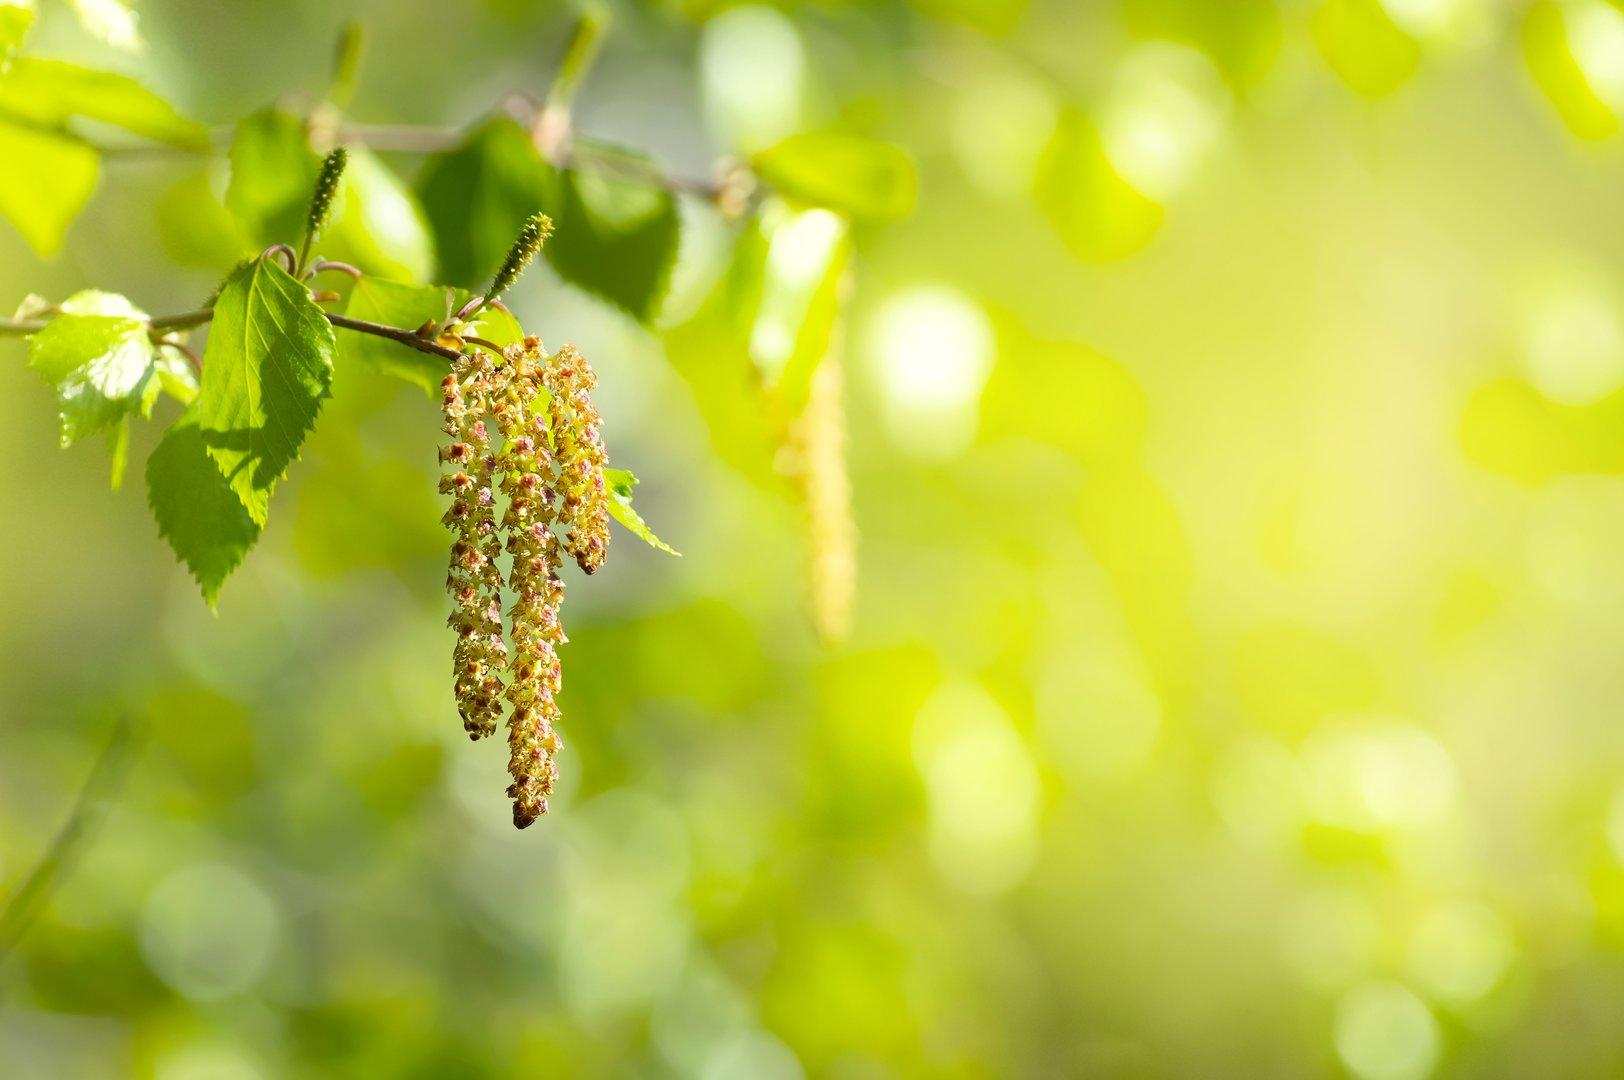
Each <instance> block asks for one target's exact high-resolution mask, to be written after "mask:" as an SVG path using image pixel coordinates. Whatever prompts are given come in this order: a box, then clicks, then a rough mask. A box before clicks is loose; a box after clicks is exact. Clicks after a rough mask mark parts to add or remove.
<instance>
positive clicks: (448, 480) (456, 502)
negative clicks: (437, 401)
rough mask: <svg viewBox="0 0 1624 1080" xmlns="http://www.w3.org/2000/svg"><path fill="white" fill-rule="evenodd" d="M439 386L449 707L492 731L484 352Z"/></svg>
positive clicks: (473, 733)
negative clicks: (451, 636) (450, 603)
mask: <svg viewBox="0 0 1624 1080" xmlns="http://www.w3.org/2000/svg"><path fill="white" fill-rule="evenodd" d="M440 387H441V390H442V391H444V399H443V402H442V404H443V408H444V415H445V433H446V434H447V435H449V436H450V438H451V442H450V445H448V446H446V447H444V448H443V449H441V451H440V462H441V464H442V465H444V466H446V468H447V471H446V473H445V474H444V475H442V476H441V478H440V491H441V492H442V493H444V494H448V495H450V496H451V507H450V509H448V510H447V511H446V514H445V517H444V518H443V519H442V520H443V521H444V522H445V525H446V527H447V528H449V529H450V530H451V531H452V534H453V540H452V543H451V566H450V569H449V571H448V573H447V575H446V588H447V589H448V590H449V591H450V593H451V596H452V599H453V600H454V601H455V602H456V610H454V611H453V612H452V613H451V617H450V619H449V620H448V621H449V623H450V625H451V627H452V629H454V630H456V632H457V645H456V648H455V649H454V650H453V653H452V664H453V687H454V692H455V694H456V698H457V710H458V712H459V713H461V714H462V724H463V728H464V730H466V731H467V732H468V736H469V738H472V739H480V738H484V737H485V736H487V735H490V734H492V733H493V732H495V731H496V725H497V723H498V721H499V720H500V719H501V716H502V700H501V699H502V680H501V676H500V674H499V673H500V672H501V670H502V668H503V667H504V666H505V665H506V663H507V646H506V645H505V644H504V643H503V641H502V601H501V589H502V576H501V571H500V570H499V569H498V568H497V565H496V559H497V557H498V556H499V555H500V554H501V552H502V542H501V538H500V537H499V536H498V535H497V529H496V515H495V503H496V500H495V495H494V493H493V492H492V490H491V485H492V479H493V477H494V475H495V470H496V459H495V455H494V453H493V451H492V447H491V437H490V431H489V429H488V427H487V424H486V416H487V415H488V413H489V411H490V407H491V398H492V395H493V392H494V391H495V371H494V369H493V367H492V365H491V362H490V360H489V358H487V357H486V356H484V355H483V354H481V353H477V352H475V353H470V354H467V355H464V356H462V357H461V358H460V359H459V360H457V361H456V363H455V365H454V366H453V369H452V372H451V374H450V375H447V376H446V378H445V380H444V381H443V382H442V383H441V384H440Z"/></svg>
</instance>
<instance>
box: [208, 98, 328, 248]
mask: <svg viewBox="0 0 1624 1080" xmlns="http://www.w3.org/2000/svg"><path fill="white" fill-rule="evenodd" d="M230 157H231V183H230V185H229V186H228V187H227V188H226V209H228V210H230V211H231V212H232V214H234V215H235V216H236V218H237V220H238V221H239V222H241V224H242V226H243V229H244V231H245V232H246V233H247V235H248V239H249V241H250V242H251V243H252V244H254V245H257V246H259V247H264V246H266V245H269V244H287V243H293V242H294V241H296V240H297V239H298V238H299V232H300V230H301V229H302V228H303V227H304V218H305V210H306V208H307V204H308V203H309V200H310V189H311V186H312V185H313V184H315V182H316V174H317V173H318V172H320V170H321V159H320V158H319V157H317V156H316V152H315V151H314V150H312V149H310V139H309V136H308V135H307V134H306V132H305V126H304V123H303V121H301V120H300V119H299V118H298V117H297V116H294V115H293V114H291V113H285V112H279V111H277V110H276V109H264V110H261V111H260V112H257V113H254V114H252V115H250V116H248V117H245V118H244V119H243V120H242V122H241V123H239V124H238V125H237V134H236V138H235V139H233V140H232V143H231V154H230Z"/></svg>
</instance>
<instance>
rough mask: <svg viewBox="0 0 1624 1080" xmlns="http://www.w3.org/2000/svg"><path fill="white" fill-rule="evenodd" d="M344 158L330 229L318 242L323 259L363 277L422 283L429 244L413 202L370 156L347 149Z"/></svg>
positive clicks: (429, 267) (429, 265)
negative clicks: (353, 267)
mask: <svg viewBox="0 0 1624 1080" xmlns="http://www.w3.org/2000/svg"><path fill="white" fill-rule="evenodd" d="M349 155H350V156H349V165H348V166H347V167H346V168H345V170H344V178H343V181H342V182H341V183H340V186H339V196H338V206H337V210H336V212H335V213H334V216H333V223H332V225H331V226H330V227H329V228H328V229H327V232H326V234H325V235H324V236H323V237H322V244H321V247H322V248H323V254H329V255H331V256H333V257H336V258H341V259H344V260H345V261H347V262H351V263H354V264H355V265H356V266H358V267H360V268H361V269H362V270H365V271H366V272H367V273H368V274H382V275H384V276H385V277H393V278H403V279H406V280H408V281H424V280H427V279H428V277H429V275H430V274H431V273H432V272H433V270H434V241H433V240H432V239H431V238H430V236H429V227H428V222H427V221H425V220H424V217H423V210H422V208H421V207H419V206H418V204H417V197H416V196H415V195H413V194H412V192H411V189H409V188H408V187H407V186H406V185H405V184H403V183H402V182H401V181H400V178H399V177H397V176H396V175H395V174H394V172H393V171H392V170H391V169H390V168H389V167H388V166H387V165H385V164H384V163H383V162H382V161H380V160H379V159H378V156H377V155H376V154H374V153H372V152H371V151H369V150H365V149H362V148H360V147H351V148H350V152H349ZM308 197H309V196H308V193H307V195H306V198H308ZM329 248H330V249H331V250H330V251H329V250H327V249H329Z"/></svg>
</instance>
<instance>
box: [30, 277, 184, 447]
mask: <svg viewBox="0 0 1624 1080" xmlns="http://www.w3.org/2000/svg"><path fill="white" fill-rule="evenodd" d="M62 311H63V314H61V315H58V316H57V317H56V318H54V319H52V320H51V321H50V322H49V323H47V324H46V326H45V329H43V330H41V331H40V332H39V333H37V334H34V335H32V336H31V337H30V338H29V339H28V364H29V366H30V367H32V368H33V369H34V370H35V371H37V372H39V373H40V375H41V376H42V377H43V378H44V379H45V380H46V381H47V382H48V383H50V384H51V385H52V386H53V387H55V388H56V399H57V411H58V414H59V416H60V417H61V423H62V432H61V439H62V445H63V446H69V445H72V444H73V443H74V442H76V441H77V440H78V439H80V438H82V437H84V436H85V435H89V434H91V433H93V432H97V431H105V430H108V429H109V428H112V427H113V426H114V425H115V424H118V423H119V422H120V421H122V420H123V419H124V418H125V417H127V416H128V415H129V414H130V413H132V412H136V411H139V410H140V408H141V403H142V400H143V397H144V391H145V388H146V386H147V384H148V382H149V380H150V379H152V377H153V366H152V365H153V346H152V339H151V337H150V336H149V335H148V332H147V331H148V325H147V319H146V315H145V313H144V312H142V311H140V310H139V309H138V308H136V307H134V306H133V305H132V304H130V302H129V301H128V300H125V299H124V298H123V297H122V296H117V295H115V294H112V293H101V292H95V291H87V292H83V293H78V294H76V295H75V296H72V297H70V298H69V299H67V300H65V301H63V303H62Z"/></svg>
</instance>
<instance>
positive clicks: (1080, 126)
mask: <svg viewBox="0 0 1624 1080" xmlns="http://www.w3.org/2000/svg"><path fill="white" fill-rule="evenodd" d="M1034 194H1035V195H1036V197H1037V202H1038V205H1039V206H1040V207H1042V209H1043V212H1044V213H1045V214H1047V215H1048V218H1049V222H1050V223H1051V224H1052V225H1053V226H1054V227H1055V229H1056V231H1058V232H1059V233H1060V239H1061V240H1063V241H1064V242H1065V244H1066V246H1067V247H1068V248H1070V249H1071V251H1072V253H1073V254H1075V255H1076V256H1078V257H1079V258H1082V259H1088V260H1090V261H1099V262H1105V261H1110V260H1113V259H1122V258H1126V257H1127V256H1129V255H1132V254H1133V253H1134V252H1136V251H1139V250H1140V249H1142V248H1143V247H1144V246H1145V245H1146V244H1148V243H1150V241H1151V238H1152V237H1154V236H1155V235H1156V233H1157V231H1158V230H1160V229H1161V227H1162V217H1163V211H1162V207H1161V205H1160V204H1159V203H1157V202H1154V201H1153V200H1151V199H1149V198H1147V197H1146V196H1144V195H1142V194H1140V192H1139V191H1138V190H1136V189H1135V188H1134V187H1133V186H1132V185H1131V184H1129V183H1128V182H1127V181H1126V180H1124V179H1123V178H1122V174H1121V173H1119V172H1118V171H1117V169H1116V166H1114V165H1113V164H1111V159H1110V158H1109V157H1107V156H1106V153H1105V147H1104V146H1103V145H1102V144H1101V142H1100V136H1099V132H1098V131H1097V130H1096V129H1095V127H1094V125H1093V124H1091V123H1090V122H1089V121H1088V118H1087V117H1085V116H1084V115H1083V114H1082V113H1081V112H1079V111H1077V110H1075V109H1073V110H1068V111H1067V112H1065V113H1063V114H1062V115H1061V117H1060V122H1059V124H1058V125H1057V126H1056V128H1055V133H1054V135H1053V137H1052V138H1051V139H1050V140H1049V145H1048V147H1047V148H1046V149H1045V150H1044V152H1043V159H1042V161H1041V162H1040V163H1039V165H1038V178H1037V185H1036V189H1035V191H1034Z"/></svg>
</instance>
